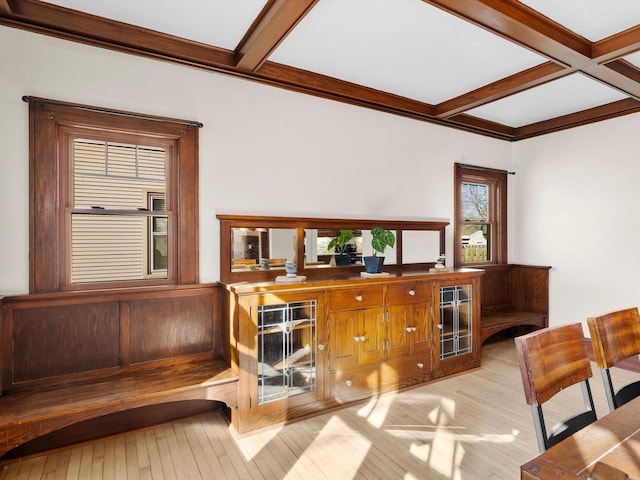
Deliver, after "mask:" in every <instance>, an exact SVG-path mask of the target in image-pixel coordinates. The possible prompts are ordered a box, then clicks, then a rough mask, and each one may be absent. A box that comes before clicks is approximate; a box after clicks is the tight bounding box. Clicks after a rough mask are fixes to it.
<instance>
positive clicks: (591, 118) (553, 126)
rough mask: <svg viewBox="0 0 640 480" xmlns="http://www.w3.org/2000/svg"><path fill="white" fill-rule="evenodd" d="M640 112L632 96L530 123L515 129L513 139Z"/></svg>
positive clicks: (637, 102) (639, 103) (638, 103)
mask: <svg viewBox="0 0 640 480" xmlns="http://www.w3.org/2000/svg"><path fill="white" fill-rule="evenodd" d="M636 112H640V101H638V100H635V99H633V98H627V99H624V100H618V101H617V102H613V103H608V104H606V105H602V106H599V107H594V108H590V109H588V110H583V111H581V112H577V113H571V114H569V115H563V116H561V117H557V118H554V119H551V120H545V121H544V122H537V123H532V124H530V125H525V126H524V127H519V128H517V129H516V130H515V140H523V139H525V138H531V137H536V136H539V135H544V134H546V133H552V132H558V131H560V130H566V129H568V128H572V127H577V126H580V125H588V124H589V123H594V122H599V121H601V120H607V119H610V118H616V117H620V116H622V115H628V114H630V113H636Z"/></svg>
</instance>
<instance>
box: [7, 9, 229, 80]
mask: <svg viewBox="0 0 640 480" xmlns="http://www.w3.org/2000/svg"><path fill="white" fill-rule="evenodd" d="M0 1H3V0H0ZM6 1H7V2H8V3H9V5H10V7H11V14H10V15H9V18H8V20H3V19H0V20H2V23H6V24H8V25H12V26H16V27H22V28H28V29H30V30H34V31H38V32H40V33H45V34H50V35H53V36H56V37H59V38H65V39H69V40H73V41H76V42H81V43H86V44H89V45H98V46H101V47H105V48H109V49H112V50H118V51H124V52H128V53H136V54H141V53H142V54H146V55H148V56H153V57H156V58H162V59H168V60H172V61H176V62H179V63H185V64H189V65H199V66H204V67H215V68H218V69H222V70H232V69H233V68H234V67H235V58H234V55H233V52H230V51H228V50H224V49H221V48H214V47H211V46H209V45H205V44H203V43H199V42H194V41H191V40H185V39H182V38H178V37H174V36H172V35H167V34H163V33H158V32H154V31H152V30H148V29H146V28H142V27H137V26H133V25H128V24H125V23H121V22H117V21H115V20H109V19H106V18H102V17H97V16H95V15H89V14H86V13H83V12H78V11H75V10H69V9H66V8H63V7H59V6H57V5H52V4H48V3H43V2H34V1H33V0H6Z"/></svg>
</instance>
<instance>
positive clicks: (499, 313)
mask: <svg viewBox="0 0 640 480" xmlns="http://www.w3.org/2000/svg"><path fill="white" fill-rule="evenodd" d="M482 268H483V269H484V271H485V274H484V275H483V277H482V294H481V301H482V309H481V319H480V341H481V342H482V343H484V342H485V341H486V340H488V339H489V338H490V337H492V336H494V335H496V334H498V333H502V334H503V335H504V334H508V335H511V336H512V335H514V334H521V333H526V331H530V330H534V329H540V328H544V327H547V326H548V325H549V269H550V268H551V267H547V266H533V265H517V264H504V265H491V266H487V267H482Z"/></svg>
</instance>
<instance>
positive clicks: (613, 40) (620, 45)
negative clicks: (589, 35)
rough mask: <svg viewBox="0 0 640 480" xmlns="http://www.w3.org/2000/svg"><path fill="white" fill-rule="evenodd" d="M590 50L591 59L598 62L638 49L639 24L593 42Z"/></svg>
mask: <svg viewBox="0 0 640 480" xmlns="http://www.w3.org/2000/svg"><path fill="white" fill-rule="evenodd" d="M591 50H592V53H591V56H592V58H593V61H594V62H596V63H599V64H601V63H605V62H607V61H609V60H615V59H618V58H620V57H623V56H625V55H629V54H630V53H633V52H636V51H638V50H640V25H636V26H635V27H632V28H629V29H627V30H625V31H624V32H620V33H618V34H616V35H611V36H610V37H607V38H604V39H602V40H599V41H597V42H595V43H594V44H593V46H592V49H591Z"/></svg>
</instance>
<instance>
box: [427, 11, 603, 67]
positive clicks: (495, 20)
mask: <svg viewBox="0 0 640 480" xmlns="http://www.w3.org/2000/svg"><path fill="white" fill-rule="evenodd" d="M423 1H425V2H426V3H429V4H431V5H433V6H436V7H438V8H440V9H442V10H444V11H446V12H448V13H451V14H453V15H456V16H457V17H459V18H462V19H463V20H466V21H467V22H470V23H473V24H474V25H477V26H479V27H481V28H484V29H485V30H488V31H490V32H492V33H494V34H496V35H499V36H501V37H503V38H506V39H508V40H510V41H512V42H515V43H517V44H519V45H521V46H523V47H525V48H527V49H529V50H533V51H535V52H537V53H539V54H541V55H543V56H545V57H547V58H549V59H551V60H554V61H556V62H558V63H560V64H565V65H567V66H573V67H576V66H579V65H581V64H582V63H584V62H588V61H589V60H590V56H591V43H590V42H588V41H587V40H586V39H584V38H583V37H581V36H580V35H577V34H575V33H574V32H572V31H571V30H569V29H567V28H564V27H563V26H562V25H559V24H557V23H555V22H554V21H552V20H550V19H549V18H547V17H545V16H544V15H541V14H540V13H538V12H536V11H535V10H533V9H532V8H529V7H527V6H526V5H524V4H522V3H520V2H517V1H514V0H465V1H464V2H461V1H460V0H423Z"/></svg>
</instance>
